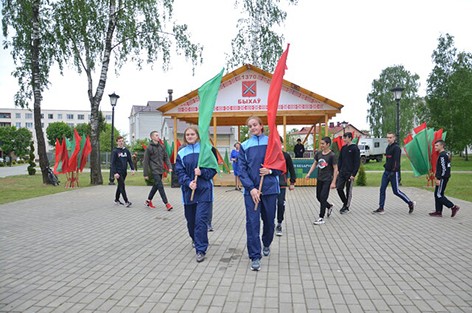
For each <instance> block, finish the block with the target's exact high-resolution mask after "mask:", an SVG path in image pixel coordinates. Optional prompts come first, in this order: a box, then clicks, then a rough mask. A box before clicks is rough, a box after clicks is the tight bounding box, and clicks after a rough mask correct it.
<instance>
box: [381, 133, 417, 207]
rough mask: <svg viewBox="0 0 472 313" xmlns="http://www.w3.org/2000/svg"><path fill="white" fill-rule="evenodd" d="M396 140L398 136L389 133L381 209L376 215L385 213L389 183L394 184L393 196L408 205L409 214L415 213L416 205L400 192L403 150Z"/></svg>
mask: <svg viewBox="0 0 472 313" xmlns="http://www.w3.org/2000/svg"><path fill="white" fill-rule="evenodd" d="M395 140H396V136H395V135H394V134H393V133H392V132H388V133H387V141H388V146H387V149H385V158H386V161H385V164H384V168H385V170H384V172H383V175H382V183H381V184H380V199H379V208H378V209H377V210H375V211H373V212H372V213H374V214H384V213H385V210H384V205H385V191H386V190H387V186H388V184H389V183H391V184H392V191H393V194H394V195H395V196H397V197H399V198H400V199H402V200H403V201H404V202H405V203H406V204H408V209H409V211H408V213H409V214H411V213H413V210H414V209H415V203H414V202H413V201H411V200H410V198H408V196H407V195H406V194H404V193H403V192H402V191H400V189H398V185H399V183H400V158H401V154H402V150H401V149H400V146H399V145H398V143H397V142H396V141H395Z"/></svg>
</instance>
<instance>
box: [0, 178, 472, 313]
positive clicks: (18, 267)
mask: <svg viewBox="0 0 472 313" xmlns="http://www.w3.org/2000/svg"><path fill="white" fill-rule="evenodd" d="M127 190H128V194H129V196H130V200H131V201H133V206H132V207H130V208H126V207H123V206H115V205H114V204H113V203H112V200H113V195H114V191H115V187H113V186H97V187H90V188H80V189H77V190H73V191H69V192H65V193H60V194H55V195H51V196H45V197H40V198H35V199H30V200H22V201H18V202H15V203H10V204H5V205H0V216H1V218H0V312H284V313H289V312H297V313H301V312H472V244H471V238H472V227H471V224H472V204H471V203H470V202H466V201H459V200H455V199H453V200H454V201H455V202H456V203H457V204H459V205H460V206H461V210H460V211H459V213H458V215H457V216H456V217H455V218H450V216H449V214H450V212H448V210H447V209H445V213H446V214H445V216H444V217H442V218H432V217H429V216H428V215H427V213H428V212H430V211H431V210H432V208H433V204H434V200H433V195H432V193H431V192H428V191H423V190H420V189H416V188H405V187H404V188H402V190H403V191H404V192H405V193H406V194H408V195H409V196H410V197H411V198H413V199H415V200H416V201H417V208H416V210H415V212H414V213H413V214H412V215H408V213H407V211H408V209H407V207H406V205H405V204H404V203H403V202H401V200H400V199H398V198H397V197H394V196H393V194H392V193H391V190H390V189H389V190H388V194H387V205H386V207H385V210H386V214H385V215H381V216H378V215H373V214H371V211H372V210H374V209H376V208H377V202H378V188H368V187H363V188H361V187H356V188H354V198H353V202H352V210H351V211H352V212H351V213H350V214H347V215H340V214H339V212H338V210H339V204H340V201H339V199H338V196H337V194H336V192H334V191H332V192H331V195H330V201H331V202H333V203H334V204H335V208H336V209H335V211H334V213H333V215H332V217H330V218H329V219H327V223H326V224H325V225H320V226H318V225H313V223H312V222H313V221H314V219H315V216H316V215H317V212H318V208H319V205H318V203H317V201H316V199H315V188H313V187H299V188H296V189H295V191H293V192H287V211H286V218H285V221H284V235H283V236H282V237H276V238H274V242H273V244H272V247H271V248H272V251H271V255H270V256H269V257H264V258H263V259H262V268H261V271H259V272H253V271H251V270H250V269H249V266H250V263H249V260H248V258H247V250H246V235H245V211H244V207H243V200H242V195H241V193H240V192H238V191H234V190H232V188H230V187H217V188H215V199H216V200H215V202H214V217H213V225H214V227H215V231H214V232H212V233H210V234H209V239H210V248H209V250H208V253H207V257H206V259H205V261H204V262H202V263H197V262H196V261H195V252H194V250H193V249H192V246H191V241H190V239H189V237H188V235H187V230H186V224H185V219H184V215H183V206H182V204H181V203H180V202H181V201H180V199H181V195H180V190H179V189H178V188H174V189H172V188H169V187H167V188H166V192H167V194H168V197H169V199H171V200H172V201H171V203H172V204H173V205H174V210H172V211H170V212H167V211H166V210H165V209H164V206H163V205H162V203H159V202H160V201H158V200H157V199H158V198H159V196H158V195H156V197H157V198H156V201H155V203H156V204H158V206H157V208H156V209H154V210H152V209H148V208H145V207H144V205H143V200H144V199H145V198H146V196H147V193H148V191H149V188H147V187H127Z"/></svg>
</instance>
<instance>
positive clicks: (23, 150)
mask: <svg viewBox="0 0 472 313" xmlns="http://www.w3.org/2000/svg"><path fill="white" fill-rule="evenodd" d="M32 138H33V135H32V134H31V132H30V131H29V130H28V129H26V128H20V129H17V128H16V127H15V126H5V127H0V148H1V149H2V150H3V152H4V153H5V155H7V156H9V158H10V162H9V163H10V165H11V161H12V158H13V154H14V155H16V156H25V155H26V154H27V153H28V147H29V145H30V141H31V139H32Z"/></svg>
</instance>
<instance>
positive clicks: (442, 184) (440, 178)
mask: <svg viewBox="0 0 472 313" xmlns="http://www.w3.org/2000/svg"><path fill="white" fill-rule="evenodd" d="M445 145H446V143H445V142H444V141H443V140H438V141H436V142H435V143H434V149H435V150H436V152H439V156H438V161H437V163H436V173H435V176H436V188H435V189H434V202H435V205H436V210H435V211H434V212H431V213H429V215H430V216H437V217H442V210H443V206H444V205H445V206H446V207H448V208H450V209H451V217H454V216H456V214H457V212H458V211H459V209H460V208H459V206H457V205H455V204H454V203H452V202H451V201H450V200H449V199H448V198H446V197H445V196H444V191H445V190H446V186H447V182H448V181H449V178H450V177H451V158H450V156H449V154H448V153H447V152H446V151H445V150H444V147H445Z"/></svg>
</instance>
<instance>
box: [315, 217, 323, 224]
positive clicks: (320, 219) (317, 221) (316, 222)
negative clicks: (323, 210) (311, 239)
mask: <svg viewBox="0 0 472 313" xmlns="http://www.w3.org/2000/svg"><path fill="white" fill-rule="evenodd" d="M324 223H325V221H324V219H323V218H321V217H320V218H319V219H317V220H316V221H314V222H313V224H315V225H321V224H324Z"/></svg>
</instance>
